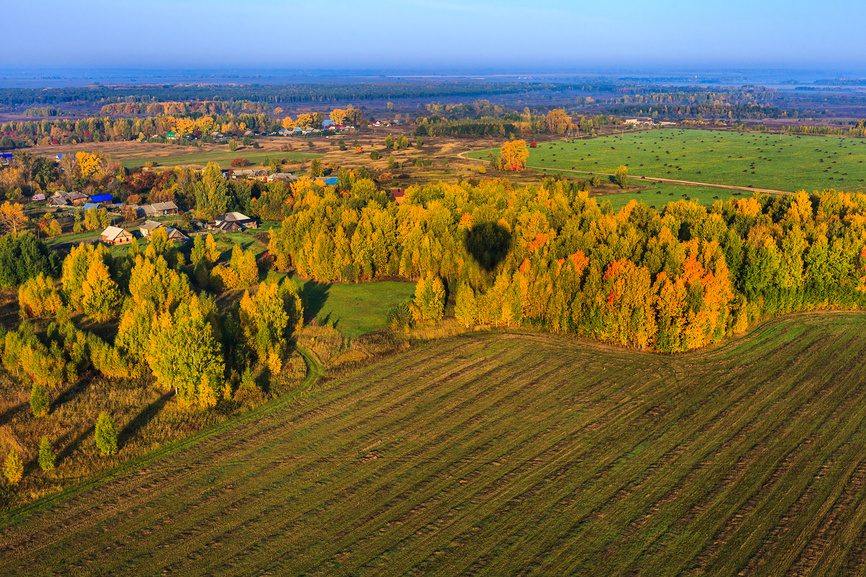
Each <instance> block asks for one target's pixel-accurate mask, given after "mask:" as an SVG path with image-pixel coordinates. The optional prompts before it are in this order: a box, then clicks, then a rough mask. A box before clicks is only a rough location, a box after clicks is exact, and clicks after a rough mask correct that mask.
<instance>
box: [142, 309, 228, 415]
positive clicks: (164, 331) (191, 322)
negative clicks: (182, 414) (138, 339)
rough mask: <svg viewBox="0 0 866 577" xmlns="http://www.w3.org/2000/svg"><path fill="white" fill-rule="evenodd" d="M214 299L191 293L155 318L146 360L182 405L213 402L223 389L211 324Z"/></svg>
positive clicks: (219, 350)
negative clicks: (172, 308)
mask: <svg viewBox="0 0 866 577" xmlns="http://www.w3.org/2000/svg"><path fill="white" fill-rule="evenodd" d="M215 312H216V306H215V305H214V304H213V301H210V300H208V299H203V298H199V297H196V296H192V297H191V298H190V299H189V300H188V301H187V302H184V303H182V304H181V306H179V307H178V308H177V310H176V311H175V313H174V314H173V315H172V314H169V313H164V314H162V315H159V316H158V317H157V319H156V320H155V321H154V323H153V326H152V328H151V332H150V341H149V342H148V352H147V360H148V363H149V365H150V368H151V370H152V371H153V374H154V375H155V376H156V378H157V382H158V383H159V385H160V386H162V387H164V388H174V389H176V390H177V395H178V397H179V399H180V401H181V403H183V404H185V405H199V406H205V407H209V406H213V405H215V404H216V402H217V401H218V400H219V398H220V395H221V393H222V385H223V372H224V371H225V361H224V360H223V355H222V348H221V347H220V342H219V340H218V339H217V336H216V332H215V330H214V327H213V325H212V324H211V322H210V321H209V320H208V319H209V317H212V316H213V315H214V314H215Z"/></svg>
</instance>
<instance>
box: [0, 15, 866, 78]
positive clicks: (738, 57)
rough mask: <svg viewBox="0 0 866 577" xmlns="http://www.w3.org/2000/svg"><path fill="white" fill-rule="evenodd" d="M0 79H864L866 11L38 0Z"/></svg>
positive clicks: (22, 21) (11, 35) (13, 35)
mask: <svg viewBox="0 0 866 577" xmlns="http://www.w3.org/2000/svg"><path fill="white" fill-rule="evenodd" d="M0 14H2V19H3V21H4V26H3V29H4V34H2V35H0V54H2V56H0V68H6V69H8V68H29V67H42V68H51V67H76V68H90V67H124V68H145V69H146V68H154V67H163V68H174V67H176V68H183V67H208V68H223V67H243V68H246V67H249V68H257V69H261V68H268V67H279V68H289V69H309V68H332V69H379V68H395V69H405V70H414V69H417V70H440V71H441V70H446V69H461V70H472V69H475V68H486V69H496V70H502V71H506V70H507V71H510V72H521V71H532V70H541V69H543V70H556V71H563V70H575V71H577V70H580V69H584V68H586V67H596V68H598V67H607V66H615V67H620V68H623V67H626V68H630V67H635V68H641V67H646V66H654V67H657V66H664V67H670V68H688V67H711V68H712V67H718V68H723V67H755V68H767V67H796V68H818V69H821V68H825V67H826V68H834V69H844V68H852V69H864V68H866V42H864V41H863V39H862V33H861V32H860V30H859V28H860V27H861V25H862V22H863V20H864V16H866V2H864V1H863V0H859V1H855V0H827V1H824V2H806V1H803V0H788V1H779V0H768V1H762V0H751V1H747V0H727V1H725V2H721V1H716V2H701V1H700V0H697V1H696V0H658V1H655V2H649V1H637V0H607V1H593V2H587V1H576V2H564V1H554V0H536V1H532V2H526V1H516V0H499V1H496V2H494V1H490V0H468V1H467V2H457V1H454V0H399V1H397V0H375V1H373V2H350V1H344V0H334V1H327V0H325V1H321V2H304V3H296V2H291V1H287V2H279V1H276V0H247V1H245V2H238V1H227V0H207V1H202V0H188V1H182V0H175V1H168V0H149V1H147V2H144V1H132V0H80V1H77V2H71V1H69V0H62V1H58V0H28V1H20V2H16V1H10V2H8V3H7V5H6V6H5V7H4V8H3V10H2V12H0Z"/></svg>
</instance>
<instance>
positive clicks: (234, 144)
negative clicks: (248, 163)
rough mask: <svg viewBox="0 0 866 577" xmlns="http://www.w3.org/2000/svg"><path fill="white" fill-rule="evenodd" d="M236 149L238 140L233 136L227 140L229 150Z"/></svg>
mask: <svg viewBox="0 0 866 577" xmlns="http://www.w3.org/2000/svg"><path fill="white" fill-rule="evenodd" d="M237 149H238V141H237V140H235V139H234V138H232V139H231V140H229V150H231V151H232V152H234V151H235V150H237Z"/></svg>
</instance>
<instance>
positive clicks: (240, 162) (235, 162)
mask: <svg viewBox="0 0 866 577" xmlns="http://www.w3.org/2000/svg"><path fill="white" fill-rule="evenodd" d="M250 165H251V163H250V161H249V160H247V159H246V158H235V159H234V160H232V166H234V167H235V168H240V167H243V166H250Z"/></svg>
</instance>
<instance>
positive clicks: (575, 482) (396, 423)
mask: <svg viewBox="0 0 866 577" xmlns="http://www.w3.org/2000/svg"><path fill="white" fill-rule="evenodd" d="M864 331H866V315H862V314H806V315H798V316H792V317H788V318H785V319H781V320H776V321H772V322H768V323H766V324H764V325H762V326H760V327H758V329H756V330H755V331H754V332H753V333H751V334H749V335H747V336H744V337H741V338H738V339H734V340H732V341H730V342H728V343H726V344H725V345H724V346H722V347H719V348H715V349H712V350H708V351H701V352H696V353H691V354H687V355H681V356H660V355H651V354H643V353H636V352H630V351H625V350H618V349H612V348H607V347H603V346H599V345H594V344H592V343H587V342H583V341H576V340H569V339H563V338H557V337H553V336H539V335H532V334H502V333H491V334H475V335H469V336H463V337H458V338H452V339H448V340H442V341H436V342H432V343H429V344H427V345H425V346H422V347H419V348H417V349H414V350H411V351H409V352H407V353H404V354H401V355H398V356H395V357H392V358H389V359H387V360H385V361H383V362H381V363H379V364H377V365H375V366H372V367H370V368H368V369H365V370H363V371H361V372H359V373H356V374H354V375H353V376H351V377H349V378H347V379H345V380H343V381H340V382H335V383H331V384H330V385H329V387H328V388H327V389H320V390H318V391H314V392H313V393H312V394H310V395H309V396H308V397H306V398H304V399H303V400H302V401H299V402H298V401H294V402H288V401H282V403H281V402H279V401H278V402H276V403H273V404H270V405H267V406H265V407H263V408H262V409H261V410H259V411H258V412H257V413H255V414H254V415H253V416H252V417H247V418H245V419H244V420H242V421H240V422H238V423H236V424H235V425H234V426H232V427H222V428H220V429H219V430H215V431H212V432H210V433H209V434H205V435H202V436H200V437H199V438H197V439H196V440H194V441H193V442H188V443H186V444H185V445H184V447H182V448H179V449H177V450H175V451H173V452H171V453H169V454H165V455H162V456H160V457H154V458H152V459H150V460H146V461H144V462H141V463H139V464H138V465H137V466H136V467H135V468H128V469H126V470H123V471H117V472H115V473H113V474H112V475H110V476H107V477H105V478H104V479H102V480H100V481H99V482H97V483H95V484H92V485H90V486H87V487H84V488H81V489H80V490H78V491H75V492H72V493H70V494H66V495H61V496H59V497H57V498H55V499H53V500H51V501H45V502H41V503H37V504H35V505H33V506H31V507H29V508H27V509H25V510H19V511H17V512H14V513H13V514H11V515H8V514H7V516H6V517H4V518H0V573H2V574H4V575H5V574H15V575H50V574H55V573H75V574H125V575H126V574H138V575H156V574H171V573H175V574H182V575H261V574H274V575H284V574H290V575H302V574H303V575H422V574H423V575H481V574H484V575H524V574H525V575H695V574H707V575H773V576H778V575H863V574H864V572H866V548H864V547H866V339H864V338H863V335H864Z"/></svg>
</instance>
